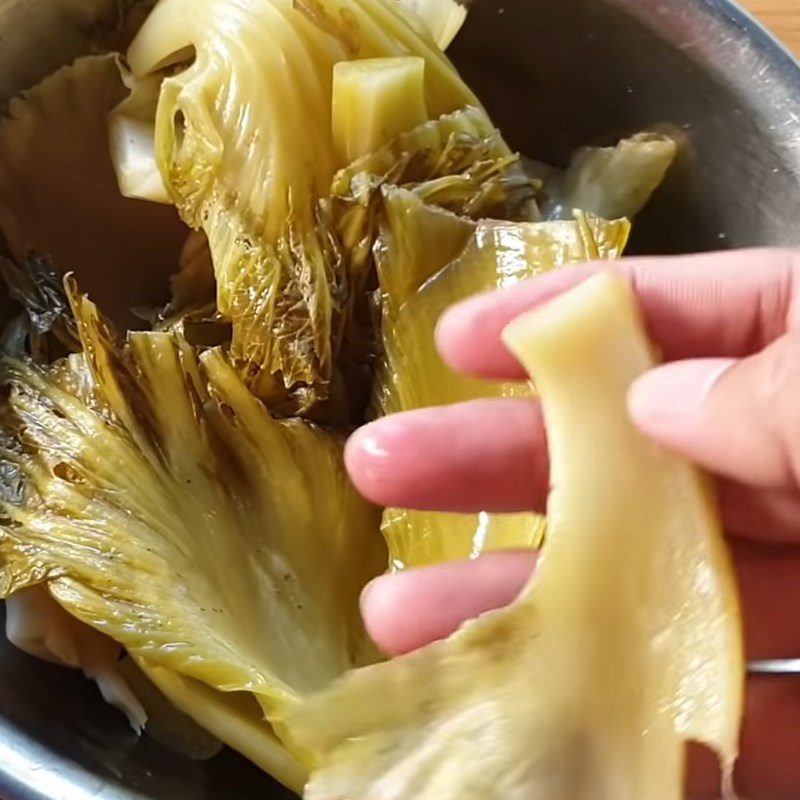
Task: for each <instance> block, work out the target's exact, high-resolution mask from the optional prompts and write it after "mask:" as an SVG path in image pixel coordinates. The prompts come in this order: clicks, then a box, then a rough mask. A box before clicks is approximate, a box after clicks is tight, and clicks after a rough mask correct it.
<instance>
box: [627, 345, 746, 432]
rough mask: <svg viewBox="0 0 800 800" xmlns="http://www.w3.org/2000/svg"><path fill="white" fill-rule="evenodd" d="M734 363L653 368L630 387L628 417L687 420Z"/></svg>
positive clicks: (686, 363) (715, 360) (720, 360)
mask: <svg viewBox="0 0 800 800" xmlns="http://www.w3.org/2000/svg"><path fill="white" fill-rule="evenodd" d="M735 363H736V360H735V359H732V358H707V359H697V360H692V361H677V362H675V363H674V364H666V365H665V366H663V367H657V368H656V369H653V370H651V371H650V372H648V373H646V374H645V375H643V376H642V377H641V378H639V379H638V380H637V381H636V382H635V383H634V384H633V386H631V388H630V391H629V393H628V409H629V411H630V414H631V416H632V417H633V418H634V420H635V421H637V422H647V421H652V420H657V419H671V418H680V417H686V416H690V415H692V414H694V413H695V412H696V411H697V409H698V408H700V406H702V404H703V403H704V402H705V399H706V398H707V397H708V394H709V392H710V391H711V390H712V389H713V387H714V385H715V384H716V383H717V381H719V379H720V378H721V377H722V376H723V375H724V374H725V373H726V372H727V371H728V370H729V369H730V368H731V367H732V366H733V365H734V364H735Z"/></svg>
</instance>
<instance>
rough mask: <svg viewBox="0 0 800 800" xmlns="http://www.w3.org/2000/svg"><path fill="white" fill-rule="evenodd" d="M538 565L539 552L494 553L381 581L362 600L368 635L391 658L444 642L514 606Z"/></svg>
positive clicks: (397, 575)
mask: <svg viewBox="0 0 800 800" xmlns="http://www.w3.org/2000/svg"><path fill="white" fill-rule="evenodd" d="M535 564H536V555H535V554H534V553H518V552H507V553H492V554H489V555H486V556H484V557H483V558H479V559H477V560H475V561H464V562H454V563H452V564H442V565H440V566H436V567H428V568H424V569H418V570H412V571H409V572H400V573H398V574H396V575H384V576H382V577H380V578H376V579H375V580H374V581H373V582H372V583H371V584H369V586H367V588H366V589H365V590H364V593H363V594H362V597H361V608H362V613H363V616H364V622H365V624H366V627H367V631H368V632H369V634H370V636H371V637H372V639H373V641H374V642H375V643H376V644H377V645H378V647H380V648H381V650H383V652H384V653H386V654H387V655H400V654H402V653H408V652H410V651H412V650H416V649H417V648H418V647H422V646H424V645H426V644H429V643H430V642H433V641H437V640H438V639H444V638H446V637H447V636H449V635H450V634H451V633H453V631H455V630H456V629H457V628H458V627H459V626H460V625H461V623H462V622H464V621H465V620H468V619H472V618H474V617H477V616H479V615H480V614H482V613H484V612H485V611H491V610H492V609H494V608H501V607H503V606H506V605H508V604H509V603H511V602H512V601H513V600H514V598H515V597H516V596H517V595H518V594H519V593H520V592H521V591H522V589H523V588H524V586H525V584H526V583H527V582H528V579H529V578H530V576H531V573H532V571H533V569H534V567H535ZM465 580H467V581H469V583H464V581H465ZM465 586H468V587H469V589H468V590H466V591H465Z"/></svg>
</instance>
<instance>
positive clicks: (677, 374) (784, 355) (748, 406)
mask: <svg viewBox="0 0 800 800" xmlns="http://www.w3.org/2000/svg"><path fill="white" fill-rule="evenodd" d="M629 407H630V411H631V416H632V417H633V420H634V422H635V423H636V424H637V426H638V427H639V428H640V429H641V430H642V431H644V433H646V434H647V435H648V436H650V437H652V438H654V439H656V440H657V441H659V442H660V443H661V444H663V445H665V446H666V447H668V448H670V449H673V450H675V451H677V452H679V453H681V454H682V455H684V456H686V457H688V458H690V459H691V460H692V461H695V462H697V463H699V464H701V465H702V466H704V467H705V468H706V469H708V470H710V471H712V472H714V473H717V474H719V475H724V476H726V477H728V478H732V479H733V480H736V481H739V482H741V483H749V484H754V485H757V486H762V487H771V488H776V489H792V488H795V489H796V487H798V486H800V413H798V409H800V331H797V332H795V333H788V334H785V335H784V336H782V337H780V338H779V339H777V340H776V341H775V342H773V343H772V344H771V345H770V346H769V347H767V348H766V349H764V350H763V351H762V352H760V353H758V354H756V355H754V356H751V357H749V358H745V359H742V360H741V361H734V360H729V359H697V360H691V361H678V362H675V363H673V364H667V365H665V366H663V367H659V368H658V369H655V370H652V371H651V372H649V373H647V374H646V375H644V376H643V377H642V378H640V379H639V380H638V381H637V382H636V383H635V384H634V385H633V387H632V388H631V393H630V397H629Z"/></svg>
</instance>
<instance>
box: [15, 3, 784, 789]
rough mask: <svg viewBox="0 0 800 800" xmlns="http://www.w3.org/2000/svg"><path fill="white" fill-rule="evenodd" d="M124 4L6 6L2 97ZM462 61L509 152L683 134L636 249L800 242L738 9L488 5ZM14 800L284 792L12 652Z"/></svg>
mask: <svg viewBox="0 0 800 800" xmlns="http://www.w3.org/2000/svg"><path fill="white" fill-rule="evenodd" d="M116 6H117V3H116V2H115V0H0V98H7V97H9V96H11V95H13V94H14V93H16V92H18V91H20V90H23V89H25V88H26V87H29V86H30V85H32V84H33V83H34V82H35V81H37V80H38V79H40V78H41V77H43V76H44V75H46V74H47V73H49V72H51V71H52V70H53V69H55V68H56V67H57V66H59V65H60V64H63V63H66V62H67V61H69V60H70V59H71V58H73V57H74V56H76V55H78V54H80V53H83V52H86V50H87V49H88V47H89V43H90V41H91V39H92V37H93V35H94V34H95V33H96V31H97V25H98V24H101V23H102V20H103V19H104V18H105V16H106V15H108V14H109V13H112V12H113V9H114V8H116ZM452 55H453V58H454V60H455V61H456V63H457V64H458V65H459V67H461V69H462V70H463V72H464V74H465V75H466V76H467V78H468V79H469V80H470V81H471V82H472V84H473V85H474V86H475V87H476V89H477V90H478V92H479V94H480V95H481V97H482V98H483V99H484V101H485V102H486V104H487V106H488V107H489V109H490V111H491V112H492V114H493V115H494V117H495V119H496V120H497V122H498V124H499V125H500V126H501V127H502V128H503V129H504V130H505V131H506V133H507V135H508V137H509V139H510V141H511V143H512V144H513V145H514V146H515V147H517V148H519V149H520V150H522V151H523V152H525V153H526V154H529V155H532V156H535V157H537V158H540V159H546V160H551V161H553V162H557V163H563V162H564V161H565V159H566V158H567V157H568V155H569V153H570V152H571V151H572V150H573V149H574V148H575V147H577V146H579V145H582V144H586V143H591V142H599V143H600V142H603V143H604V142H609V141H611V140H612V139H613V138H614V137H615V136H617V135H620V134H624V133H628V132H632V131H636V130H639V129H642V128H648V127H652V126H655V125H669V126H670V127H671V128H672V129H674V130H676V131H679V132H681V134H682V135H683V138H684V139H685V142H686V147H685V148H684V154H683V156H682V159H681V162H680V164H679V165H678V166H677V167H676V168H675V169H674V170H673V171H672V173H671V176H670V178H669V181H668V184H667V186H666V187H664V189H663V190H662V191H660V192H659V194H658V196H657V198H656V200H655V201H654V202H653V203H652V205H651V206H650V208H649V209H648V210H647V211H646V213H645V214H643V216H642V217H641V218H640V220H639V222H638V225H637V226H636V235H635V238H634V242H633V246H634V250H635V251H636V252H639V253H672V252H690V251H700V250H710V249H716V248H721V247H734V246H735V247H741V246H758V245H778V244H797V243H800V213H798V212H800V67H798V65H797V63H796V62H795V61H794V60H793V59H792V58H791V56H789V55H788V54H787V53H786V52H785V51H784V50H782V49H781V48H780V46H779V45H777V44H776V43H775V42H774V41H773V40H772V39H771V38H770V37H769V36H768V34H766V33H765V32H764V30H763V29H762V28H760V26H758V25H757V24H756V23H755V22H754V21H753V20H752V19H751V18H749V17H748V16H747V15H746V14H744V13H743V12H741V11H740V10H738V9H737V8H736V7H735V6H734V5H733V4H731V3H728V2H726V1H725V0H559V2H558V3H543V2H542V3H538V2H537V3H533V2H531V0H476V2H475V3H474V7H473V10H472V13H471V16H470V20H469V22H468V24H467V26H466V28H465V30H464V31H463V33H462V35H461V36H460V38H459V39H458V41H457V43H456V45H455V46H454V48H453V51H452ZM0 797H3V798H5V800H45V799H50V800H52V799H53V798H65V799H66V798H68V799H69V800H83V798H86V799H87V800H88V798H90V797H91V798H97V797H100V798H104V800H133V798H139V799H140V800H145V798H149V799H151V800H156V799H157V798H158V799H160V798H163V799H164V800H167V799H169V800H180V799H181V798H186V800H189V798H191V800H201V799H202V800H205V799H206V798H207V799H208V800H226V799H227V798H231V799H232V798H237V800H248V798H253V799H254V800H255V798H260V800H264V799H265V798H269V799H270V800H279V798H284V797H289V795H288V794H287V793H286V792H285V791H284V790H281V789H280V788H278V787H276V786H275V785H274V784H273V783H272V782H271V781H270V780H269V779H268V778H266V777H265V776H263V775H262V774H261V773H260V772H259V771H258V770H257V769H256V768H254V767H253V766H251V765H250V764H248V763H247V762H245V761H244V760H243V759H241V758H239V757H238V756H236V755H234V754H232V753H228V752H226V753H223V754H222V755H221V756H219V757H217V758H216V759H214V760H212V761H210V762H208V763H194V762H190V761H187V760H185V759H181V758H177V757H175V756H173V755H171V754H169V753H166V752H164V751H163V750H160V749H159V748H158V747H157V746H155V745H154V744H153V743H152V742H149V741H148V740H147V739H142V740H138V739H137V738H136V737H135V736H134V735H133V734H132V733H131V731H130V730H129V729H128V728H127V725H126V723H125V722H124V721H123V720H122V719H121V718H120V717H119V716H118V715H117V713H116V712H114V711H113V710H111V709H109V708H107V707H106V706H104V705H103V703H102V702H101V701H100V699H99V697H98V695H97V693H96V691H95V690H94V688H93V687H92V686H91V685H90V684H89V683H88V682H86V681H85V680H84V679H83V678H82V677H81V676H79V675H76V674H73V673H69V672H67V671H64V670H60V669H57V668H54V667H51V666H49V665H47V664H42V663H39V662H36V661H35V660H33V659H30V658H28V657H27V656H25V655H23V654H21V653H19V652H16V651H14V650H13V648H11V647H10V646H9V645H7V644H5V643H2V644H0Z"/></svg>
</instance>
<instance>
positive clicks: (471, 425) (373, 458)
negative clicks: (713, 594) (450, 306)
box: [346, 400, 800, 542]
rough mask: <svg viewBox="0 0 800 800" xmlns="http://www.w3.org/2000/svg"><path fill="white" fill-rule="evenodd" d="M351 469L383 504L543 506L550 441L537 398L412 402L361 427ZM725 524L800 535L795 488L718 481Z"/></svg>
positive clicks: (770, 535) (761, 537)
mask: <svg viewBox="0 0 800 800" xmlns="http://www.w3.org/2000/svg"><path fill="white" fill-rule="evenodd" d="M346 461H347V467H348V470H349V472H350V475H351V477H352V479H353V482H354V483H355V485H356V486H357V487H358V488H359V490H360V491H361V492H362V494H364V495H366V496H367V497H369V498H370V499H371V500H372V501H373V502H375V503H378V504H379V505H385V506H396V507H401V508H417V509H424V510H425V509H427V510H432V511H460V512H477V511H490V512H508V511H527V510H534V511H543V510H544V507H545V503H546V501H547V493H548V489H549V478H548V460H547V441H546V435H545V430H544V423H543V421H542V416H541V411H540V408H539V405H538V403H537V402H536V401H533V400H481V401H475V402H471V403H462V404H458V405H455V406H442V407H440V408H432V409H422V410H419V411H409V412H406V413H405V414H397V415H393V416H390V417H385V418H383V419H381V420H378V421H377V422H373V423H371V424H370V425H367V426H365V427H364V428H361V429H360V430H359V431H358V432H357V433H355V434H354V435H353V436H352V437H351V439H350V441H349V442H348V444H347V450H346ZM717 487H718V492H719V498H720V503H721V509H722V516H723V520H724V522H725V527H726V528H727V529H728V530H729V531H730V532H732V533H734V534H736V535H738V536H740V537H746V538H753V539H754V540H757V541H760V542H797V541H800V495H798V492H797V491H796V490H777V489H756V488H753V487H750V486H747V485H744V484H740V483H738V482H734V481H726V480H720V481H718V483H717Z"/></svg>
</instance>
